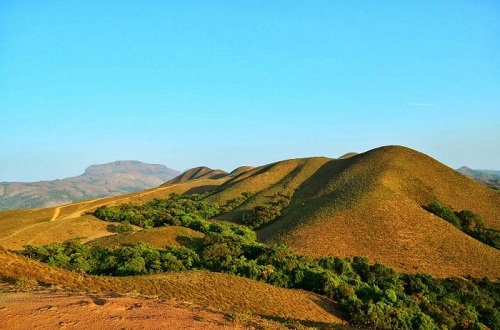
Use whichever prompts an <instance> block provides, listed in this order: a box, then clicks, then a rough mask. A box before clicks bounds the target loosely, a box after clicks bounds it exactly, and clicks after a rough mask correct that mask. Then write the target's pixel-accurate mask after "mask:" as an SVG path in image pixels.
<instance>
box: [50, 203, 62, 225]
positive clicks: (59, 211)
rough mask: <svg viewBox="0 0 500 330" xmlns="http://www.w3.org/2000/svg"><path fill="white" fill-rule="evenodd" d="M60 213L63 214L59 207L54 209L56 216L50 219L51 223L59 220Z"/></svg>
mask: <svg viewBox="0 0 500 330" xmlns="http://www.w3.org/2000/svg"><path fill="white" fill-rule="evenodd" d="M59 213H61V207H60V206H58V207H56V208H55V209H54V215H53V216H52V218H50V221H54V220H56V219H57V217H58V216H59Z"/></svg>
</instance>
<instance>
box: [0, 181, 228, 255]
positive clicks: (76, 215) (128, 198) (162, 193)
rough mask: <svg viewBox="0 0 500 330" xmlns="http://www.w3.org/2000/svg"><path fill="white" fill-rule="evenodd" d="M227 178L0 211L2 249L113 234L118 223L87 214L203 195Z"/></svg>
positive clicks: (0, 241)
mask: <svg viewBox="0 0 500 330" xmlns="http://www.w3.org/2000/svg"><path fill="white" fill-rule="evenodd" d="M222 182H224V179H219V180H211V179H200V180H196V181H194V182H188V183H180V184H173V185H168V186H165V187H158V188H153V189H149V190H144V191H141V192H136V193H131V194H127V195H121V196H113V197H107V198H100V199H94V200H89V201H84V202H79V203H73V204H67V205H63V206H58V207H53V208H45V209H31V210H13V211H4V212H0V226H1V227H2V230H1V231H0V246H3V247H5V248H8V249H21V248H22V247H23V246H24V245H27V244H36V245H43V244H48V243H51V242H62V241H65V240H68V239H71V238H75V237H80V238H81V240H82V242H86V241H89V240H93V239H95V238H98V237H102V236H108V235H113V234H114V227H115V224H112V223H109V222H103V221H100V220H98V219H97V218H95V217H93V216H91V215H86V213H87V212H89V211H93V210H95V209H96V208H97V207H99V206H103V205H115V204H120V203H144V202H147V201H149V200H152V199H154V198H168V196H169V195H170V194H171V193H177V194H183V193H187V192H189V193H194V192H198V193H203V192H204V191H206V190H207V189H208V190H210V189H213V187H217V186H219V185H220V184H221V183H222Z"/></svg>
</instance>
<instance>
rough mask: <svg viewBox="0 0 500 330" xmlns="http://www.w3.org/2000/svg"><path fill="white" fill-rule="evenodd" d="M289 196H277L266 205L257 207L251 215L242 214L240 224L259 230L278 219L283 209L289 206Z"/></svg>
mask: <svg viewBox="0 0 500 330" xmlns="http://www.w3.org/2000/svg"><path fill="white" fill-rule="evenodd" d="M290 199H291V198H290V196H288V195H283V194H278V195H275V196H273V197H272V200H271V201H270V202H268V203H266V204H262V205H257V206H256V207H254V208H253V210H252V212H251V213H245V214H243V217H242V219H241V222H242V223H243V224H245V225H247V226H249V227H250V228H253V229H257V228H261V227H263V226H265V225H268V224H269V223H271V222H273V221H274V220H276V219H277V218H279V217H280V216H281V214H282V211H283V209H284V208H286V207H287V206H288V205H289V204H290Z"/></svg>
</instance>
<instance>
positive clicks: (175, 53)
mask: <svg viewBox="0 0 500 330" xmlns="http://www.w3.org/2000/svg"><path fill="white" fill-rule="evenodd" d="M0 125H1V126H0V127H1V133H0V181H37V180H45V179H55V178H63V177H68V176H75V175H79V174H81V173H83V171H84V169H85V167H87V166H88V165H91V164H99V163H106V162H111V161H115V160H129V159H133V160H140V161H144V162H149V163H161V164H165V165H167V166H168V167H171V168H174V169H177V170H185V169H188V168H191V167H195V166H201V165H206V166H209V167H212V168H221V169H224V170H226V171H230V170H233V169H234V168H236V167H238V166H241V165H254V166H256V165H263V164H266V163H270V162H274V161H278V160H284V159H289V158H297V157H308V156H327V157H338V156H341V155H342V154H344V153H347V152H350V151H356V152H364V151H367V150H369V149H372V148H375V147H379V146H382V145H388V144H398V145H405V146H408V147H411V148H414V149H417V150H419V151H422V152H425V153H427V154H429V155H430V156H432V157H434V158H436V159H438V160H439V161H441V162H443V163H445V164H447V165H449V166H451V167H454V168H456V167H459V166H461V165H468V166H470V167H472V168H488V169H500V2H498V1H495V0H491V1H481V0H477V1H472V0H469V1H460V0H454V1H436V0H431V1H401V0H397V1H372V0H369V1H334V0H326V1H320V0H314V1H294V0H286V1H274V0H273V1H267V0H266V1H209V0H206V1H123V0H121V1H90V0H86V1H50V0H45V1H22V0H19V1H17V0H16V1H9V0H0Z"/></svg>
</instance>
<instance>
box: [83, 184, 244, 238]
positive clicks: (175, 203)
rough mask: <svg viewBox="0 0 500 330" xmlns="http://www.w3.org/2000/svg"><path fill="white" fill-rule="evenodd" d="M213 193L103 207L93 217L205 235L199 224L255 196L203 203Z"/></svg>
mask: <svg viewBox="0 0 500 330" xmlns="http://www.w3.org/2000/svg"><path fill="white" fill-rule="evenodd" d="M208 195H209V193H208V192H207V193H204V194H191V195H179V194H175V193H174V194H171V195H170V197H169V198H168V199H159V198H155V199H153V200H151V201H149V202H147V203H145V204H130V203H129V204H120V205H117V206H107V205H106V206H101V207H99V208H97V209H96V210H95V211H94V212H93V215H95V216H96V217H97V218H99V219H101V220H104V221H112V222H128V223H129V224H132V225H135V226H139V227H142V228H153V227H161V226H183V227H187V228H191V229H194V230H198V231H201V232H203V230H202V229H201V228H198V227H199V226H200V225H199V223H198V220H202V219H210V218H213V217H215V216H217V215H219V214H223V213H227V212H230V211H232V210H233V209H234V208H235V207H238V206H239V205H241V204H242V203H244V202H245V201H246V200H247V199H248V198H249V197H250V196H251V194H250V193H248V192H244V193H242V194H241V196H239V197H237V198H234V199H232V200H229V201H228V202H226V204H224V205H222V206H219V205H217V204H214V203H207V202H205V201H203V200H204V199H205V198H206V197H207V196H208Z"/></svg>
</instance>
